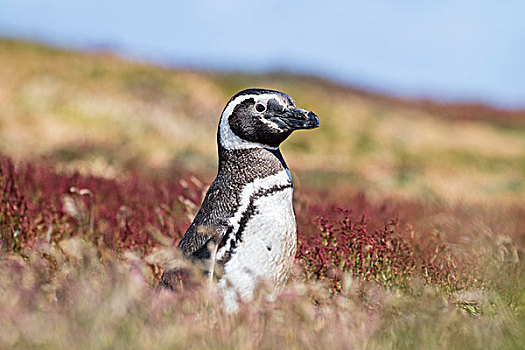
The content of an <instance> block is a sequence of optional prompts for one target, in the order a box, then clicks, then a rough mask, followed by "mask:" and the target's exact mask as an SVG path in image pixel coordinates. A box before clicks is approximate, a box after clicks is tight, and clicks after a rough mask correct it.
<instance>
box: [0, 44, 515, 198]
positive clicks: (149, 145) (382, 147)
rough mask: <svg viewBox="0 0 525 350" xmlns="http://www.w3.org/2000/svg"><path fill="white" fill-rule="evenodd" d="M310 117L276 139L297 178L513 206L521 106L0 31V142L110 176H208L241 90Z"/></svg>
mask: <svg viewBox="0 0 525 350" xmlns="http://www.w3.org/2000/svg"><path fill="white" fill-rule="evenodd" d="M254 86H258V87H266V88H273V89H278V90H282V91H285V92H287V93H289V94H290V95H292V96H293V97H294V99H295V100H296V102H297V104H298V105H299V106H302V107H305V108H309V109H312V110H313V111H315V112H316V113H317V114H318V115H319V116H320V119H321V128H319V129H318V130H316V131H315V132H308V133H303V132H298V133H296V134H294V135H293V136H292V137H290V139H289V140H288V141H287V142H285V144H284V145H283V147H282V148H283V153H284V156H285V158H286V159H287V161H288V163H289V166H290V168H291V169H292V171H294V172H296V174H297V176H296V180H297V181H299V182H300V183H301V182H302V183H304V184H305V185H308V186H313V187H315V188H321V189H323V188H328V187H332V188H334V187H335V188H339V187H350V188H354V189H358V190H362V191H364V192H365V193H366V194H367V195H368V196H369V197H370V198H381V197H382V196H385V195H388V196H396V197H404V198H411V199H418V200H424V201H433V200H438V201H444V202H452V203H456V202H467V203H501V204H520V205H522V204H524V203H525V112H519V111H516V112H509V111H499V110H495V109H491V108H489V107H483V106H475V105H471V106H467V105H463V106H458V105H445V104H439V103H434V102H428V101H427V102H425V101H403V100H398V99H394V98H389V97H386V96H378V95H374V94H370V93H366V92H363V91H359V90H354V89H350V88H346V87H343V86H338V85H336V84H333V83H330V82H327V81H324V80H321V79H317V78H311V77H304V76H295V75H288V74H270V75H246V74H225V73H220V74H219V73H211V72H198V71H191V70H180V69H168V68H162V67H156V66H150V65H145V64H141V63H136V62H127V61H123V60H121V59H118V58H115V57H113V56H111V55H108V54H104V53H99V54H85V53H74V52H68V51H63V50H59V49H55V48H50V47H46V46H42V45H39V44H33V43H26V42H17V41H12V40H6V39H1V40H0V151H1V152H2V153H5V154H7V155H10V156H13V157H14V158H15V159H19V160H21V159H37V158H39V159H46V160H53V162H55V163H58V164H59V165H60V167H61V168H63V169H64V170H67V171H69V170H73V169H74V170H79V171H81V172H84V173H89V174H95V175H99V176H104V177H116V176H117V175H118V174H119V173H120V172H122V171H123V170H129V169H133V170H142V171H145V172H149V171H151V170H153V171H154V172H158V174H161V173H164V172H165V171H167V172H169V171H170V169H173V168H175V167H182V168H185V169H190V170H193V171H195V172H197V173H200V174H202V175H203V176H204V177H205V178H206V179H210V180H211V179H212V177H213V175H214V172H215V171H216V145H215V144H216V140H215V134H216V125H217V121H218V118H219V116H220V113H221V111H222V109H223V108H224V105H225V103H226V101H227V100H228V99H229V97H231V95H233V94H234V93H235V92H237V91H239V90H241V89H243V88H247V87H254Z"/></svg>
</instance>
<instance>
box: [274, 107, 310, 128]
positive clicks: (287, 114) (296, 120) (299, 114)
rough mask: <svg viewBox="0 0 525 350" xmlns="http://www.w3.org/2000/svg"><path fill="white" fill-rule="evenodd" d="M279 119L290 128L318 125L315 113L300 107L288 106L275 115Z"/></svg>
mask: <svg viewBox="0 0 525 350" xmlns="http://www.w3.org/2000/svg"><path fill="white" fill-rule="evenodd" d="M277 118H278V119H279V121H281V122H282V123H284V124H286V125H287V126H288V127H289V128H290V129H292V130H298V129H315V128H318V127H319V118H318V117H317V116H316V115H315V113H313V112H310V111H308V110H306V109H301V108H290V109H287V110H285V111H284V113H282V114H280V115H278V116H277Z"/></svg>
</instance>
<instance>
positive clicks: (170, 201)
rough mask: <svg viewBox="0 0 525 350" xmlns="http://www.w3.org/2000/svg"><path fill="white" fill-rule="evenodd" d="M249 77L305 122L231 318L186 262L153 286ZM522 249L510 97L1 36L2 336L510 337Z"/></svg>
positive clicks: (82, 343)
mask: <svg viewBox="0 0 525 350" xmlns="http://www.w3.org/2000/svg"><path fill="white" fill-rule="evenodd" d="M250 86H262V87H267V88H274V89H279V90H283V91H286V92H288V93H290V94H291V95H292V96H293V97H294V98H295V99H296V101H297V104H298V105H299V106H304V107H305V108H309V109H312V110H313V111H315V112H316V113H317V114H318V115H319V116H320V119H321V127H320V128H319V129H316V130H312V131H310V132H297V133H296V134H294V135H292V136H291V137H290V139H289V140H287V141H286V142H285V144H284V146H283V149H284V150H283V154H284V156H285V158H286V160H287V162H288V164H289V165H290V168H291V169H292V171H293V173H294V174H293V176H294V181H295V187H294V209H295V215H296V221H297V230H298V233H297V235H298V237H297V243H298V249H297V254H296V257H295V262H294V268H293V271H292V273H291V276H290V279H289V281H288V283H287V284H286V286H285V287H284V289H283V290H282V291H281V292H279V293H278V294H277V295H276V296H275V298H267V293H268V292H269V290H268V289H267V288H265V286H264V285H261V288H260V289H259V290H258V293H257V295H256V296H255V300H254V301H253V303H247V304H246V305H242V307H241V310H240V311H239V312H238V313H237V314H235V315H229V314H226V313H225V312H224V309H223V308H222V298H221V296H220V294H219V291H218V290H217V288H215V284H213V283H211V284H210V283H209V280H208V279H206V280H204V279H203V278H199V277H198V276H200V275H199V274H193V273H192V271H193V269H192V268H191V267H189V266H187V271H189V272H188V280H187V283H186V284H185V287H184V290H181V291H179V292H177V293H168V292H164V291H160V290H158V289H156V288H155V286H156V285H157V284H158V281H159V278H160V275H161V274H162V271H163V269H164V268H165V267H166V266H167V265H168V264H170V263H173V264H181V266H184V265H185V263H184V262H183V261H181V260H178V259H177V258H176V257H177V252H176V250H175V249H174V246H175V244H176V243H177V242H178V241H179V240H180V239H181V237H182V235H183V234H184V232H185V230H186V228H187V227H188V225H189V224H190V222H191V220H192V218H193V217H194V215H195V213H196V210H197V209H198V206H199V205H200V203H201V200H202V197H203V194H204V191H205V190H206V188H207V184H208V182H209V181H211V180H212V178H213V176H214V173H215V171H216V154H215V153H216V145H215V142H216V141H215V133H216V124H217V121H218V118H219V114H220V113H221V111H222V108H223V107H224V104H225V103H226V101H227V100H228V99H229V97H230V96H231V95H232V94H234V93H235V92H237V91H238V90H240V89H243V88H245V87H250ZM261 231H262V232H261V234H264V233H265V232H263V230H261ZM524 247H525V113H524V112H519V111H501V110H497V109H494V108H489V107H486V106H481V105H450V104H443V103H437V102H433V101H407V100H403V99H399V98H394V97H390V96H380V95H375V94H372V93H370V92H364V91H360V90H356V89H352V88H348V87H344V86H339V85H337V84H334V83H331V82H328V81H325V80H321V79H317V78H312V77H303V76H293V75H287V74H269V75H264V76H259V75H245V74H226V73H211V72H197V71H190V70H182V69H173V68H170V69H168V68H162V67H155V66H151V65H146V64H142V63H136V62H129V61H125V60H123V59H120V58H117V57H114V56H111V55H107V54H100V53H99V54H86V53H74V52H68V51H64V50H58V49H55V48H49V47H46V46H42V45H38V44H31V43H23V42H15V41H9V40H0V348H2V349H3V348H13V349H34V348H42V349H71V348H81V349H84V348H85V349H107V348H133V349H156V348H161V349H162V348H166V349H172V348H212V349H217V348H224V349H231V348H242V349H244V348H246V349H251V348H260V349H275V348H290V349H298V348H318V349H348V348H351V349H365V348H366V349H414V350H416V349H417V350H420V349H436V348H437V349H439V348H443V349H498V350H501V349H522V348H523V344H524V343H525V294H524V293H523V290H524V289H525V268H524V267H525V252H524Z"/></svg>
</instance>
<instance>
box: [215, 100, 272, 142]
mask: <svg viewBox="0 0 525 350" xmlns="http://www.w3.org/2000/svg"><path fill="white" fill-rule="evenodd" d="M250 98H253V99H254V100H255V101H256V102H263V103H265V104H267V103H268V101H269V100H270V99H272V98H273V99H276V100H277V101H279V103H280V104H282V101H280V100H281V99H280V98H279V97H278V96H276V95H275V94H259V95H255V94H248V95H241V96H237V97H236V98H235V99H233V100H232V101H231V102H230V103H228V105H227V106H226V108H225V109H224V111H223V112H222V116H221V121H220V122H219V132H220V135H221V139H220V142H221V145H222V146H223V147H224V148H226V149H246V148H267V149H272V150H276V149H278V148H279V147H270V146H268V145H263V144H261V143H258V142H251V141H246V140H243V139H241V138H240V137H239V136H237V135H235V134H234V133H233V131H232V130H231V128H230V123H229V122H228V121H229V119H230V116H231V115H232V113H233V110H234V109H235V106H237V105H238V104H240V103H242V102H243V101H245V100H248V99H250ZM263 122H265V124H267V125H268V126H270V127H272V128H274V129H277V124H275V123H273V122H271V121H269V120H267V121H265V120H263ZM266 122H268V123H271V124H268V123H266ZM272 124H273V125H272Z"/></svg>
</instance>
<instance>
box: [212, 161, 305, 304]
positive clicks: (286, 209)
mask: <svg viewBox="0 0 525 350" xmlns="http://www.w3.org/2000/svg"><path fill="white" fill-rule="evenodd" d="M263 180H266V181H261V183H259V184H258V186H257V187H258V188H257V189H255V191H254V188H251V190H250V192H251V193H250V195H249V196H248V195H247V194H246V198H248V200H247V205H241V206H240V208H239V211H242V213H239V215H235V216H234V217H233V218H232V226H234V230H237V229H239V227H240V226H242V227H241V228H242V238H241V240H239V241H238V242H237V244H236V246H235V249H234V253H233V254H232V255H231V258H230V260H229V261H228V262H227V263H226V264H225V266H224V274H223V276H222V278H221V280H220V281H219V287H220V288H221V289H222V291H223V294H224V299H225V303H226V308H227V309H228V310H230V311H234V310H235V309H236V308H237V302H236V301H237V299H239V298H240V299H242V300H250V299H251V298H252V295H253V291H254V289H255V288H256V287H257V285H258V284H259V283H260V282H262V281H264V280H265V281H268V282H269V284H270V285H271V286H274V289H275V290H277V289H278V288H280V287H281V286H282V285H283V284H284V283H285V282H286V280H287V278H288V275H289V273H290V270H291V268H292V266H293V261H294V258H295V252H296V248H297V236H296V223H295V215H294V212H293V206H292V197H293V193H292V192H293V190H292V188H291V187H290V186H291V182H290V179H289V176H288V174H287V173H286V172H284V171H283V172H281V173H278V174H276V175H273V176H272V177H271V178H266V179H263ZM243 194H244V191H243ZM254 194H259V196H257V195H254ZM243 204H246V203H243ZM229 247H231V242H226V244H225V246H224V247H223V248H221V250H219V251H218V254H217V258H218V259H220V257H221V256H222V255H224V252H225V251H226V250H227V249H229Z"/></svg>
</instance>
